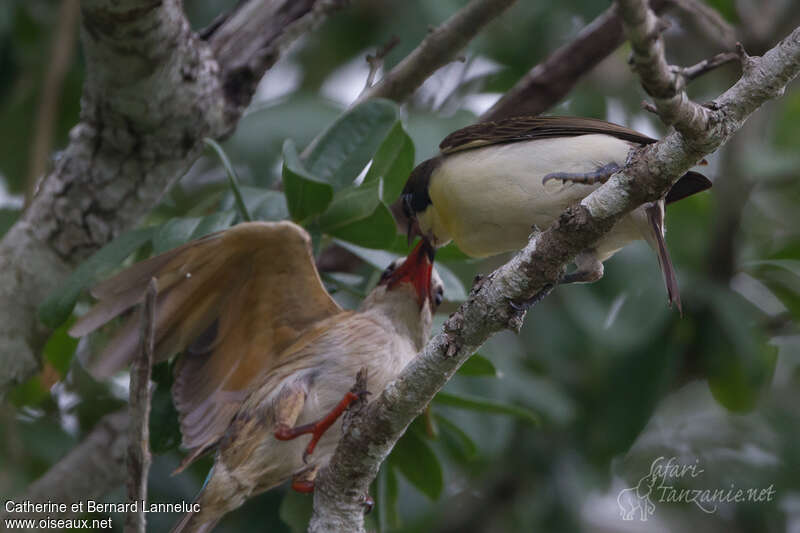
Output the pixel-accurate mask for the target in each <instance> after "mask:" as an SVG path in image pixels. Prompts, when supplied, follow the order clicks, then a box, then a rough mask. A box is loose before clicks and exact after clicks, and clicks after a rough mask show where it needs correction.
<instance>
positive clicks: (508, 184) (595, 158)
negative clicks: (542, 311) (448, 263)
mask: <svg viewBox="0 0 800 533" xmlns="http://www.w3.org/2000/svg"><path fill="white" fill-rule="evenodd" d="M654 142H656V139H652V138H650V137H647V136H645V135H642V134H641V133H638V132H636V131H633V130H630V129H628V128H624V127H622V126H618V125H616V124H611V123H609V122H605V121H602V120H595V119H589V118H579V117H527V116H521V117H513V118H509V119H506V120H501V121H498V122H485V123H479V124H475V125H472V126H468V127H466V128H463V129H461V130H458V131H456V132H454V133H452V134H450V135H449V136H447V137H446V138H445V139H444V140H443V141H442V143H441V144H440V145H439V148H440V150H441V151H440V153H439V155H437V156H436V157H434V158H432V159H429V160H427V161H425V162H423V163H421V164H420V165H418V166H417V167H416V168H415V169H414V170H413V172H412V173H411V176H410V177H409V179H408V182H407V183H406V186H405V189H404V190H403V194H402V197H401V199H402V207H403V211H404V213H405V215H406V216H407V217H408V218H409V227H408V233H409V239H411V238H413V237H414V236H415V235H421V236H423V237H424V238H425V239H426V240H428V241H429V242H430V243H431V244H433V245H434V246H437V247H438V246H443V245H445V244H447V243H448V242H450V241H451V240H452V241H455V243H456V244H457V245H458V247H459V248H460V249H461V250H462V251H463V252H464V253H465V254H467V255H469V256H472V257H486V256H490V255H495V254H499V253H501V252H507V251H511V250H519V249H520V248H522V247H524V246H525V244H526V243H527V242H528V239H529V237H530V235H531V233H532V231H535V230H536V228H542V229H544V228H546V227H547V226H549V225H550V224H551V223H552V222H553V221H555V220H556V219H557V218H558V216H559V215H560V214H561V213H562V212H563V211H564V209H566V208H567V207H568V206H569V205H571V204H574V203H577V202H579V201H580V200H582V199H583V198H584V197H586V196H587V195H588V194H589V193H591V192H592V191H593V190H594V189H596V188H597V187H599V186H600V184H601V183H603V182H605V181H606V180H607V179H608V178H609V177H610V176H611V175H612V174H613V173H614V172H616V171H617V170H619V169H620V168H622V167H623V166H624V165H625V162H626V160H627V158H628V154H629V153H630V151H631V150H632V149H634V148H638V147H640V146H643V145H646V144H651V143H654ZM709 187H711V182H710V181H709V180H708V179H707V178H706V177H705V176H703V175H701V174H698V173H696V172H688V173H686V174H685V175H684V176H683V177H681V179H680V180H678V182H677V183H675V185H674V186H673V187H672V189H671V190H670V191H669V192H668V193H667V195H666V196H665V197H664V198H661V199H660V200H658V201H656V202H652V203H649V204H646V205H644V206H641V207H639V208H637V209H635V210H633V211H632V212H631V213H629V214H628V215H626V216H624V217H623V218H622V219H621V220H620V221H619V222H617V223H616V225H615V226H614V227H613V228H612V229H611V231H610V232H608V233H607V234H606V235H605V236H604V237H603V238H601V239H600V241H598V242H597V244H596V245H595V246H594V248H592V249H589V250H584V251H582V252H581V253H580V254H579V255H578V256H577V257H576V258H575V265H576V267H577V268H576V270H575V271H574V272H571V273H569V274H566V276H564V278H563V279H562V280H560V282H561V283H570V282H592V281H596V280H598V279H600V278H601V277H602V276H603V261H605V260H606V259H608V258H609V257H611V256H612V255H613V254H614V253H616V252H617V251H618V250H619V249H621V248H622V247H624V246H625V245H627V244H628V243H630V242H632V241H635V240H639V239H644V240H645V241H647V243H648V244H650V246H651V247H652V248H653V249H654V250H655V251H656V253H657V254H658V261H659V264H660V266H661V269H662V272H663V274H664V281H665V284H666V286H667V293H668V296H669V302H670V304H672V303H675V304H676V306H677V307H678V309H680V295H679V292H678V284H677V281H676V279H675V273H674V270H673V267H672V262H671V261H670V258H669V253H668V252H667V247H666V244H665V242H664V231H665V230H664V206H665V204H670V203H673V202H676V201H678V200H681V199H683V198H686V197H687V196H691V195H693V194H695V193H697V192H700V191H703V190H706V189H708V188H709Z"/></svg>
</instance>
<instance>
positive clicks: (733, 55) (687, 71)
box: [678, 52, 740, 81]
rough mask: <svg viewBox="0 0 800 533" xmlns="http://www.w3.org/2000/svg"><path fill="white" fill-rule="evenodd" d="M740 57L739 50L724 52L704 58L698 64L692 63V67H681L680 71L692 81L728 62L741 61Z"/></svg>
mask: <svg viewBox="0 0 800 533" xmlns="http://www.w3.org/2000/svg"><path fill="white" fill-rule="evenodd" d="M739 58H740V54H739V53H737V52H722V53H720V54H717V55H715V56H714V57H710V58H708V59H704V60H703V61H701V62H699V63H697V64H696V65H692V66H691V67H683V68H679V69H678V72H679V73H680V75H681V76H683V77H684V79H685V80H686V81H691V80H694V79H697V78H699V77H700V76H702V75H704V74H707V73H709V72H711V71H712V70H714V69H716V68H719V67H721V66H722V65H725V64H726V63H730V62H732V61H739Z"/></svg>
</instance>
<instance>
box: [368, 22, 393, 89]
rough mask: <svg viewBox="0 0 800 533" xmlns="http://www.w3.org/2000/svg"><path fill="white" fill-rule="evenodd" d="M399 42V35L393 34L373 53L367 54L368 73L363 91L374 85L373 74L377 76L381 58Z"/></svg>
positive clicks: (381, 64)
mask: <svg viewBox="0 0 800 533" xmlns="http://www.w3.org/2000/svg"><path fill="white" fill-rule="evenodd" d="M399 43H400V37H398V36H397V35H393V36H392V38H391V39H389V42H387V43H386V44H384V45H383V46H382V47H380V48H379V49H378V51H376V52H375V54H374V55H373V54H367V57H366V60H367V64H369V74H368V75H367V82H366V83H365V84H364V90H365V91H366V90H367V89H369V88H370V87H372V86H373V85H374V83H375V76H377V74H378V71H379V70H380V69H381V67H382V66H383V60H384V59H385V58H386V55H387V54H388V53H389V52H391V51H392V50H393V49H394V47H395V46H397V45H398V44H399Z"/></svg>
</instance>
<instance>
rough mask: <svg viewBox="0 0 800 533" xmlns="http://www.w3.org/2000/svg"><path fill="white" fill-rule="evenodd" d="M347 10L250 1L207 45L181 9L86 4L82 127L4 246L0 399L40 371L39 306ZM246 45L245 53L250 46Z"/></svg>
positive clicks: (332, 1)
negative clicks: (335, 13) (291, 48)
mask: <svg viewBox="0 0 800 533" xmlns="http://www.w3.org/2000/svg"><path fill="white" fill-rule="evenodd" d="M346 1H347V0H269V1H267V0H250V1H249V2H244V3H242V4H241V5H240V7H239V8H238V9H237V10H236V11H235V12H234V13H233V15H232V16H230V17H228V18H227V19H226V20H225V21H223V22H222V23H220V24H218V25H217V26H216V27H215V29H214V31H212V32H209V34H208V40H203V39H201V38H200V37H198V36H197V35H196V34H195V33H193V32H192V31H191V28H190V27H189V23H188V22H187V20H186V17H185V16H184V13H183V10H182V2H181V1H180V0H116V1H112V0H83V2H82V3H81V14H82V17H83V20H82V41H83V50H84V56H85V58H86V68H87V79H86V81H85V83H84V88H83V97H82V99H81V119H80V122H79V123H78V124H77V125H76V126H75V127H74V128H73V129H72V131H71V132H70V141H69V144H68V146H67V147H66V148H65V149H64V151H63V152H62V153H61V155H60V157H59V159H58V161H57V162H56V165H55V168H54V170H53V171H52V172H51V173H50V175H48V176H47V177H46V178H45V180H44V181H43V183H42V185H41V187H40V188H39V190H38V191H37V192H36V195H35V197H34V198H33V200H32V202H31V204H30V205H29V207H28V209H27V210H26V211H25V213H24V214H23V216H22V217H21V219H20V220H19V221H18V222H17V223H16V224H15V225H14V226H13V227H12V228H11V229H10V230H9V231H8V233H7V234H6V235H5V236H4V237H3V240H2V242H1V243H0V310H2V311H0V399H2V398H3V396H4V395H5V394H6V392H7V391H8V389H9V388H10V387H11V386H13V385H14V384H15V383H18V382H21V381H24V380H26V379H28V378H30V377H31V376H32V375H33V374H34V373H35V372H36V371H37V370H38V368H39V364H40V361H39V352H40V350H41V348H42V346H43V344H44V342H45V340H46V339H47V333H48V332H47V330H46V328H44V327H42V326H41V325H40V324H39V323H38V320H37V316H36V307H37V305H39V304H40V303H41V302H42V301H43V300H44V298H45V296H46V295H47V294H48V293H49V292H50V291H52V290H53V289H54V288H55V287H56V286H57V284H58V283H59V282H60V280H61V279H63V278H64V277H65V276H66V275H67V274H68V271H69V269H70V267H71V266H74V265H75V264H76V263H78V262H80V261H81V260H82V259H84V258H85V257H86V256H87V255H89V254H90V253H92V252H94V251H95V250H97V249H98V248H100V247H101V246H103V245H104V244H106V243H107V242H108V241H110V240H111V239H112V238H113V237H114V236H116V235H117V234H119V233H120V232H122V231H123V230H126V229H128V228H130V227H132V226H133V225H134V224H136V223H137V222H138V221H139V220H140V218H141V217H142V216H143V215H144V214H145V213H146V212H147V211H148V210H150V209H151V208H152V207H153V205H155V204H156V203H157V202H158V200H159V199H160V198H161V196H162V195H163V194H164V192H165V191H166V190H167V189H168V188H169V186H170V185H171V184H172V183H174V181H175V180H176V179H177V178H178V177H179V176H180V175H181V174H182V173H183V172H185V170H186V169H187V168H188V167H189V165H190V164H191V163H192V162H193V161H194V160H195V159H196V158H197V157H198V156H199V154H200V153H201V151H202V149H203V144H202V139H203V138H204V137H212V138H218V137H221V136H225V135H228V134H229V133H230V132H231V131H232V130H233V129H234V128H235V127H236V124H237V122H238V120H239V118H240V117H241V113H242V110H243V109H244V107H245V106H246V105H247V103H248V102H249V100H250V97H251V96H252V94H253V91H254V90H255V86H256V84H257V83H258V80H259V79H260V78H261V76H262V74H263V73H264V71H265V70H266V69H268V68H269V67H270V66H271V65H272V64H273V63H274V62H275V60H276V59H277V58H278V57H279V55H280V52H281V51H282V50H283V49H285V47H286V46H288V44H289V43H291V42H292V41H293V40H294V39H296V38H297V37H298V36H299V35H301V34H302V33H303V32H305V31H308V30H309V29H311V28H313V27H314V26H315V25H316V24H318V23H319V22H320V21H322V20H324V18H325V17H326V16H327V14H328V13H330V12H331V10H333V9H336V8H338V7H340V6H342V5H344V4H345V3H346ZM243 41H246V42H247V45H244V44H243Z"/></svg>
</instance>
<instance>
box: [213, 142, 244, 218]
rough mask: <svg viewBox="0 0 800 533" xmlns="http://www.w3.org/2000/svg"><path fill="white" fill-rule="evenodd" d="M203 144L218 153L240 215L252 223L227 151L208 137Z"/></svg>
mask: <svg viewBox="0 0 800 533" xmlns="http://www.w3.org/2000/svg"><path fill="white" fill-rule="evenodd" d="M203 142H205V143H206V145H207V146H210V147H211V149H212V150H214V152H216V154H217V157H219V160H220V161H222V166H223V167H224V168H225V173H226V174H227V175H228V183H229V184H230V186H231V190H232V191H233V196H234V198H236V207H237V208H238V209H239V214H240V215H241V217H242V219H244V220H245V221H246V222H250V221H251V220H253V218H252V217H251V216H250V212H249V211H248V210H247V207H246V206H245V203H244V199H243V198H242V191H241V190H240V189H239V176H237V175H236V170H235V169H234V168H233V165H231V162H230V160H229V159H228V156H227V154H225V150H223V149H222V147H221V146H220V145H219V144H218V143H217V141H215V140H214V139H210V138H208V137H206V138H205V139H203Z"/></svg>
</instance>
